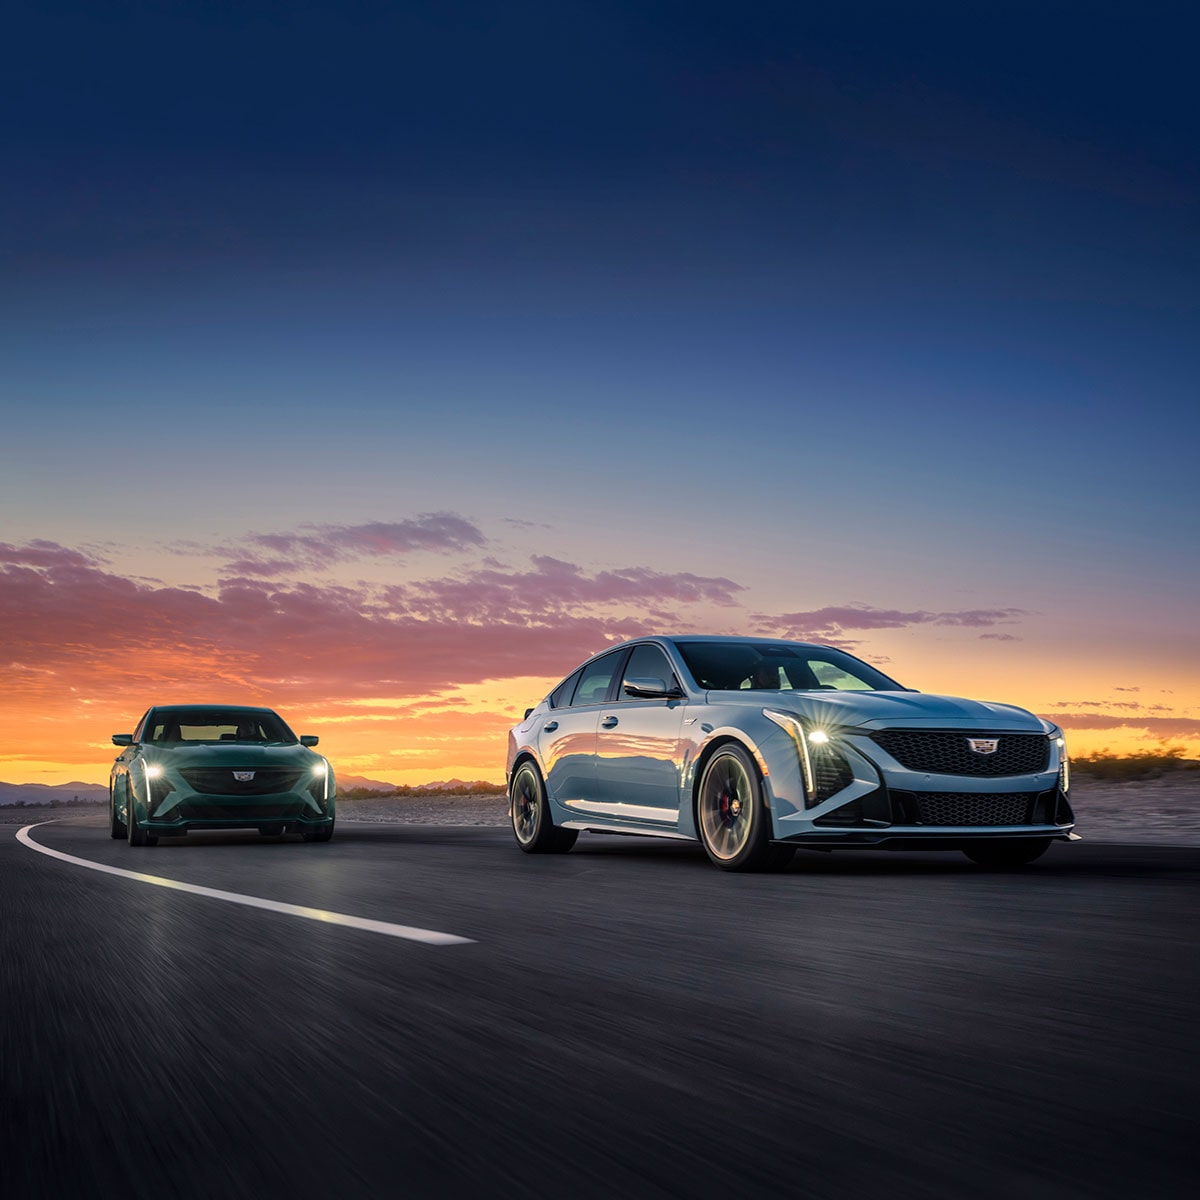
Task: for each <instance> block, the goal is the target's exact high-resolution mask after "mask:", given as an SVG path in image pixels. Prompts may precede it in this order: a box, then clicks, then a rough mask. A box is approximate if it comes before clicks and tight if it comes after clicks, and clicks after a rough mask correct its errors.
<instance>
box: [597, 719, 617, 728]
mask: <svg viewBox="0 0 1200 1200" xmlns="http://www.w3.org/2000/svg"><path fill="white" fill-rule="evenodd" d="M616 723H617V718H616V717H605V718H604V720H603V721H601V722H600V728H601V729H611V728H612V727H613V726H614V725H615V724H616Z"/></svg>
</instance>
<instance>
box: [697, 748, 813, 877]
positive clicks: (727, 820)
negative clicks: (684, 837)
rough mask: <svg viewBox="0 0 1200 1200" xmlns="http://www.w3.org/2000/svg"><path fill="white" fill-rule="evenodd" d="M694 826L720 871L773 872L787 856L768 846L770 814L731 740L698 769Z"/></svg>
mask: <svg viewBox="0 0 1200 1200" xmlns="http://www.w3.org/2000/svg"><path fill="white" fill-rule="evenodd" d="M696 827H697V829H698V830H699V833H700V841H701V843H702V844H703V846H704V849H705V852H706V853H707V854H708V857H709V858H710V859H711V860H712V861H713V862H714V863H716V865H717V866H718V867H720V868H721V870H723V871H765V870H770V869H772V868H774V869H779V867H780V866H786V865H787V862H788V861H789V860H790V858H791V854H792V852H793V851H792V847H791V846H773V845H772V844H771V814H770V813H769V812H768V811H767V806H766V803H765V802H764V797H763V790H762V784H761V783H760V782H759V778H758V770H757V768H756V767H755V765H754V760H753V759H752V758H751V757H750V755H749V753H748V752H747V751H746V750H745V749H744V748H743V747H742V746H740V745H738V744H737V743H736V742H730V743H728V744H726V745H724V746H722V747H721V748H720V749H719V750H717V752H716V753H715V754H714V755H713V756H712V758H710V759H709V760H708V764H707V765H706V766H705V768H704V775H703V777H702V778H701V780H700V794H699V797H698V799H697V802H696ZM785 856H786V857H785Z"/></svg>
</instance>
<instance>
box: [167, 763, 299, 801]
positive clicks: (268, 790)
mask: <svg viewBox="0 0 1200 1200" xmlns="http://www.w3.org/2000/svg"><path fill="white" fill-rule="evenodd" d="M179 773H180V775H182V776H183V777H184V779H186V780H187V782H188V786H189V787H190V788H192V790H193V791H197V792H201V793H203V794H204V795H206V796H271V795H274V794H276V793H277V792H291V791H294V790H295V789H296V785H297V784H298V783H299V782H300V779H301V776H302V774H303V773H302V772H300V771H297V770H295V769H294V768H292V767H254V768H250V767H247V768H246V770H245V771H244V772H239V774H248V773H253V775H254V778H253V779H235V778H234V777H233V770H231V769H229V768H216V767H193V768H191V769H187V770H181V771H180V772H179Z"/></svg>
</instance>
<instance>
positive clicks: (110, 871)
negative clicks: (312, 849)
mask: <svg viewBox="0 0 1200 1200" xmlns="http://www.w3.org/2000/svg"><path fill="white" fill-rule="evenodd" d="M50 824H52V822H51V821H38V822H37V823H36V824H34V825H26V826H24V827H23V828H22V829H18V830H17V841H18V842H20V843H21V844H22V845H25V846H28V847H29V849H30V850H36V851H37V852H38V853H39V854H48V855H49V856H50V857H51V858H57V859H60V860H61V861H63V862H66V863H71V864H73V865H74V866H77V867H87V869H88V870H89V871H102V872H103V873H104V874H105V875H119V876H121V877H122V878H123V879H135V880H137V882H138V883H152V884H154V886H155V887H165V888H171V889H172V890H173V891H176V892H191V893H192V895H194V896H207V897H208V898H209V899H210V900H226V901H228V902H229V903H230V904H244V905H245V906H246V907H247V908H264V909H266V910H267V911H269V912H277V913H284V914H285V915H287V916H289V917H304V918H305V919H306V920H309V921H323V922H324V923H325V924H326V925H344V926H346V928H348V929H365V930H366V931H367V932H368V933H383V934H386V935H387V936H388V937H396V938H405V939H407V940H408V941H410V942H424V943H425V945H427V946H465V945H469V944H471V943H473V942H474V940H475V939H474V938H465V937H459V936H458V935H457V934H454V933H439V932H438V931H437V930H436V929H418V928H417V927H416V926H415V925H393V924H392V922H391V921H372V920H370V919H369V918H367V917H352V916H350V915H349V914H348V913H340V912H330V911H329V910H328V909H325V908H308V907H307V906H306V905H303V904H284V903H283V902H282V901H279V900H265V899H263V897H261V896H245V895H243V894H242V893H241V892H223V891H221V890H220V889H219V888H210V887H202V886H201V885H200V884H198V883H182V882H180V881H179V880H178V879H167V878H165V877H164V876H162V875H147V874H145V873H144V872H142V871H126V870H125V869H124V868H123V867H110V866H107V865H106V864H104V863H98V862H92V861H91V860H90V859H86V858H76V857H75V855H74V854H64V853H63V852H62V851H61V850H51V849H50V847H49V846H43V845H42V844H41V843H40V842H35V841H34V840H33V838H31V837H30V836H29V831H30V830H31V829H37V828H38V827H39V826H41V825H50Z"/></svg>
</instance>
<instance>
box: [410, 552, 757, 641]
mask: <svg viewBox="0 0 1200 1200" xmlns="http://www.w3.org/2000/svg"><path fill="white" fill-rule="evenodd" d="M531 562H532V563H533V566H534V570H532V571H502V570H496V569H492V568H484V569H481V570H477V571H472V572H470V573H469V574H466V575H463V576H461V577H458V578H445V579H433V580H425V581H423V582H420V583H416V584H413V585H412V586H411V587H408V588H403V589H392V591H391V592H390V595H391V596H392V598H393V600H394V601H396V602H401V601H404V600H407V601H408V602H410V603H416V604H418V605H419V606H420V607H422V608H425V609H427V610H428V611H430V612H433V613H436V614H437V615H438V616H439V617H441V618H443V619H447V620H458V621H503V622H506V623H512V624H516V625H526V624H529V623H530V622H541V621H543V620H545V619H547V618H548V617H549V616H551V615H552V614H553V615H555V617H556V620H557V619H560V618H561V616H562V614H569V613H576V612H578V611H580V610H581V609H584V608H587V607H590V606H600V607H602V608H607V607H610V606H613V605H622V606H633V607H635V608H638V609H640V610H641V611H642V612H643V613H644V615H646V616H647V617H651V616H652V617H653V619H654V621H655V622H660V623H661V622H667V623H670V622H673V621H677V620H678V617H677V616H676V615H675V614H674V613H673V612H672V611H671V610H669V609H666V608H664V607H663V605H664V603H672V604H711V605H716V606H717V607H721V608H729V607H734V606H736V604H737V599H736V596H737V593H738V592H740V591H742V590H743V588H742V587H741V585H740V584H737V583H734V581H733V580H731V579H725V578H723V577H720V576H704V575H693V574H691V573H690V572H686V571H684V572H675V573H667V572H661V571H654V570H651V569H650V568H649V567H627V568H624V569H621V570H615V571H599V572H597V573H596V574H595V575H588V574H586V573H585V572H584V571H583V569H582V568H581V567H579V566H577V565H576V564H575V563H569V562H564V561H563V560H561V559H557V558H551V557H549V556H545V555H534V556H533V557H532V559H531ZM660 627H661V624H660Z"/></svg>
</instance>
